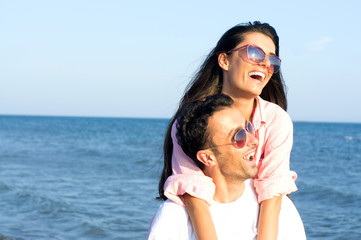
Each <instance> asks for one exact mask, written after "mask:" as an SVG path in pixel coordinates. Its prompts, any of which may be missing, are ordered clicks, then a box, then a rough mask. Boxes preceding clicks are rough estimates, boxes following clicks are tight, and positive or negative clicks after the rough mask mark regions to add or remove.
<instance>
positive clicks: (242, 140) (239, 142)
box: [206, 122, 254, 149]
mask: <svg viewBox="0 0 361 240" xmlns="http://www.w3.org/2000/svg"><path fill="white" fill-rule="evenodd" d="M247 132H249V133H250V134H252V135H254V129H253V126H252V123H251V122H248V123H247V124H246V129H241V130H239V131H238V132H236V134H235V135H234V136H233V138H232V142H231V143H226V144H222V145H217V146H213V147H209V148H216V147H221V146H227V145H233V147H235V148H238V149H241V148H243V147H244V146H245V145H246V142H247ZM209 148H208V149H209ZM206 149H207V148H206Z"/></svg>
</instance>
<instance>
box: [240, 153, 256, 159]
mask: <svg viewBox="0 0 361 240" xmlns="http://www.w3.org/2000/svg"><path fill="white" fill-rule="evenodd" d="M253 156H254V153H250V154H248V155H247V156H244V157H243V159H245V160H250V161H252V160H253Z"/></svg>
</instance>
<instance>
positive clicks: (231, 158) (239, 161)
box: [208, 107, 258, 181]
mask: <svg viewBox="0 0 361 240" xmlns="http://www.w3.org/2000/svg"><path fill="white" fill-rule="evenodd" d="M246 124H247V122H246V119H245V118H244V117H243V116H242V114H241V113H240V111H239V110H237V109H235V108H233V107H230V108H226V109H223V110H221V111H218V112H216V113H215V114H214V115H213V116H212V117H210V118H209V120H208V130H209V131H210V136H211V138H212V141H213V145H214V146H218V147H216V151H214V153H215V156H216V160H217V163H218V167H219V170H220V172H221V174H222V175H223V176H224V177H226V178H227V179H228V180H243V181H244V180H246V179H249V178H253V177H254V176H255V175H256V174H257V172H258V168H257V165H256V160H255V159H254V158H253V155H254V153H255V150H256V147H257V145H258V141H257V139H256V138H255V137H254V136H253V135H252V134H250V133H249V132H248V131H247V140H246V144H245V145H244V147H243V148H236V147H235V146H234V145H233V144H229V143H231V142H233V141H234V135H235V134H236V133H237V132H238V131H239V130H241V129H246ZM227 144H228V145H227ZM219 145H222V146H219Z"/></svg>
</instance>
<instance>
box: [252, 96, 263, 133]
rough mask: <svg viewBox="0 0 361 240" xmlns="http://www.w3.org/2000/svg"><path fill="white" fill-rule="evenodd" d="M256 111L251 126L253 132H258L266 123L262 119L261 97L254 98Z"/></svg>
mask: <svg viewBox="0 0 361 240" xmlns="http://www.w3.org/2000/svg"><path fill="white" fill-rule="evenodd" d="M255 99H256V102H257V104H256V109H255V111H254V115H253V126H254V129H255V130H258V129H259V128H260V127H261V126H263V125H265V124H266V122H265V121H264V119H263V115H262V113H263V112H264V108H265V104H264V100H263V99H262V98H261V97H259V96H258V97H256V98H255Z"/></svg>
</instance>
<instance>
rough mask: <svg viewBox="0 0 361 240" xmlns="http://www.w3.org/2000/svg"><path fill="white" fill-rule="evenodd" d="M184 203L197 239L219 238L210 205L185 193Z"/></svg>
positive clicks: (211, 239)
mask: <svg viewBox="0 0 361 240" xmlns="http://www.w3.org/2000/svg"><path fill="white" fill-rule="evenodd" d="M184 203H185V206H186V209H187V212H188V215H189V218H190V220H191V223H192V226H193V231H194V235H195V236H196V239H197V240H217V233H216V229H215V227H214V224H213V221H212V216H211V212H210V211H209V205H208V204H207V203H206V201H204V200H202V199H200V198H196V197H192V196H191V195H189V194H187V193H186V194H184Z"/></svg>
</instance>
